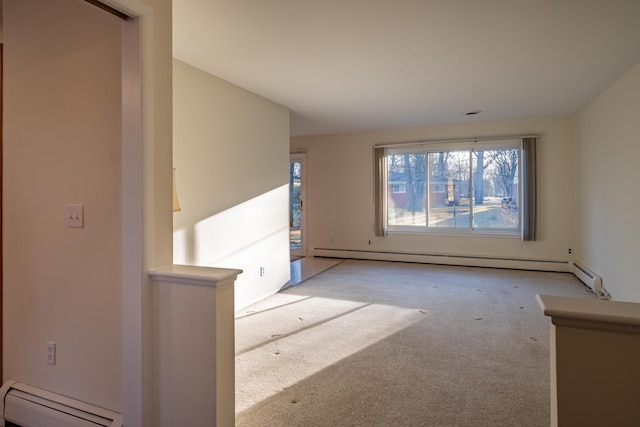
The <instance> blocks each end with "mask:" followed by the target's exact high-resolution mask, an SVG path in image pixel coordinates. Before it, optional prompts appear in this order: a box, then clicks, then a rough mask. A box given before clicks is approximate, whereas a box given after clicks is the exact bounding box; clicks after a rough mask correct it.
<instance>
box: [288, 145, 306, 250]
mask: <svg viewBox="0 0 640 427" xmlns="http://www.w3.org/2000/svg"><path fill="white" fill-rule="evenodd" d="M304 160H305V155H304V154H291V156H290V157H289V251H290V254H291V260H292V261H293V260H295V259H298V258H302V257H304V256H305V250H304V247H305V244H304V240H305V239H304V224H305V213H306V211H305V191H304V175H305V164H304Z"/></svg>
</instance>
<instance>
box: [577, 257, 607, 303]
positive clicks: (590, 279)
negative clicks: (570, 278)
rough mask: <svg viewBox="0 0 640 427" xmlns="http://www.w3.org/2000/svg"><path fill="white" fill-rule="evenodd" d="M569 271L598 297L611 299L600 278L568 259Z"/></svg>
mask: <svg viewBox="0 0 640 427" xmlns="http://www.w3.org/2000/svg"><path fill="white" fill-rule="evenodd" d="M569 266H570V268H571V272H572V273H573V274H574V275H575V276H576V277H577V278H578V279H580V281H581V282H582V283H584V284H585V285H587V287H588V288H589V289H591V290H592V291H593V292H594V293H595V294H596V295H597V296H598V298H600V299H611V295H609V292H607V290H606V289H605V288H604V286H602V278H601V277H600V276H598V275H597V274H595V273H594V272H592V271H590V270H588V269H587V268H586V267H584V266H582V265H580V264H578V263H577V262H575V261H569Z"/></svg>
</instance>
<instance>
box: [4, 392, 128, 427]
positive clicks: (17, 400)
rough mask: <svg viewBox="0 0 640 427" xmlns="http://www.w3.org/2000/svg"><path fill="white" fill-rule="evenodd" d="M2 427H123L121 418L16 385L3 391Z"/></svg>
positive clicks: (118, 415) (65, 398) (78, 402)
mask: <svg viewBox="0 0 640 427" xmlns="http://www.w3.org/2000/svg"><path fill="white" fill-rule="evenodd" d="M0 426H6V427H9V426H20V427H98V426H104V427H122V415H121V414H119V413H117V412H113V411H109V410H106V409H103V408H99V407H97V406H93V405H89V404H87V403H84V402H80V401H78V400H74V399H70V398H68V397H64V396H60V395H58V394H55V393H51V392H48V391H45V390H41V389H39V388H36V387H32V386H29V385H27V384H23V383H20V382H17V381H7V382H6V383H5V384H4V385H3V386H2V388H0Z"/></svg>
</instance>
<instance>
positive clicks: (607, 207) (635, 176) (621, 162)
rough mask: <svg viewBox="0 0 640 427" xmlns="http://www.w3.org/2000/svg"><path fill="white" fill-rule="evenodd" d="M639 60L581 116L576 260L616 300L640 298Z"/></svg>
mask: <svg viewBox="0 0 640 427" xmlns="http://www.w3.org/2000/svg"><path fill="white" fill-rule="evenodd" d="M639 115H640V64H638V65H636V66H635V67H634V68H632V69H631V70H630V71H628V72H627V73H626V74H625V75H624V76H622V77H621V78H620V79H619V80H618V81H616V82H615V83H613V84H612V85H611V86H610V87H609V88H608V89H607V90H605V91H604V92H603V93H602V94H601V95H600V96H598V97H597V98H596V99H594V100H593V101H592V102H591V103H590V104H589V105H587V106H586V107H585V108H584V109H583V110H582V111H581V112H580V114H579V116H578V144H577V156H576V157H577V159H578V163H577V177H578V179H577V181H578V183H579V186H578V192H577V194H578V196H579V197H578V202H577V207H578V209H577V214H578V215H577V218H576V219H577V227H578V228H577V245H576V259H577V260H578V261H580V262H581V263H582V264H583V265H586V266H588V267H589V268H590V269H591V270H592V271H594V272H596V273H597V274H598V275H599V276H601V277H602V281H603V285H604V286H605V287H606V288H607V290H608V291H609V292H610V293H611V296H612V298H613V299H616V300H624V301H633V302H640V283H639V282H638V254H639V253H640V222H638V215H637V212H638V210H640V198H638V182H640V168H638V165H637V158H638V156H640V144H638V138H639V135H640V121H639V120H638V116H639Z"/></svg>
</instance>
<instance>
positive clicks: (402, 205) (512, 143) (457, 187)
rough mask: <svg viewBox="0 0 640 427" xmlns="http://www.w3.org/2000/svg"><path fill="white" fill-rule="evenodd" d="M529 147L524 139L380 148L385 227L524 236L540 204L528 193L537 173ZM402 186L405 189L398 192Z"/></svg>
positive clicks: (404, 230) (380, 216) (405, 230)
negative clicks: (533, 202) (528, 161)
mask: <svg viewBox="0 0 640 427" xmlns="http://www.w3.org/2000/svg"><path fill="white" fill-rule="evenodd" d="M531 141H532V143H531V144H532V146H533V141H534V140H531ZM524 147H525V144H524V143H523V140H521V139H514V140H502V141H484V142H482V143H478V142H469V143H459V142H458V143H438V144H435V143H433V144H421V145H417V144H416V145H415V146H411V145H409V146H407V145H403V146H398V147H394V146H387V147H386V148H384V151H383V152H380V151H378V153H377V156H378V157H379V160H378V161H379V165H378V168H379V173H380V174H381V175H382V179H381V180H380V181H381V185H380V188H379V190H383V189H384V191H380V194H379V197H382V198H384V200H383V201H382V203H379V204H378V206H379V209H382V210H383V212H381V213H380V215H378V217H379V219H380V221H382V222H383V223H384V224H383V227H384V232H385V233H386V232H394V231H396V232H427V231H433V230H437V231H440V232H446V231H450V232H452V233H461V232H469V233H495V234H515V235H521V234H522V231H523V221H524V222H525V223H526V224H525V225H527V224H529V223H530V222H531V216H530V214H531V213H532V209H534V208H535V206H532V205H531V203H529V200H531V198H530V196H529V195H528V193H530V192H531V191H532V188H533V185H531V184H532V183H528V181H534V179H535V175H533V174H532V172H525V171H526V170H527V169H528V167H527V166H526V165H523V161H524V160H525V159H526V158H527V156H526V155H525V148H524ZM529 168H535V163H533V166H529ZM400 187H402V188H403V189H404V191H403V192H398V191H397V189H398V188H400ZM523 203H524V205H525V206H523ZM523 209H524V210H526V212H523ZM528 228H529V227H528V226H525V227H524V229H528ZM523 239H525V240H532V237H531V238H525V237H524V236H523Z"/></svg>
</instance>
